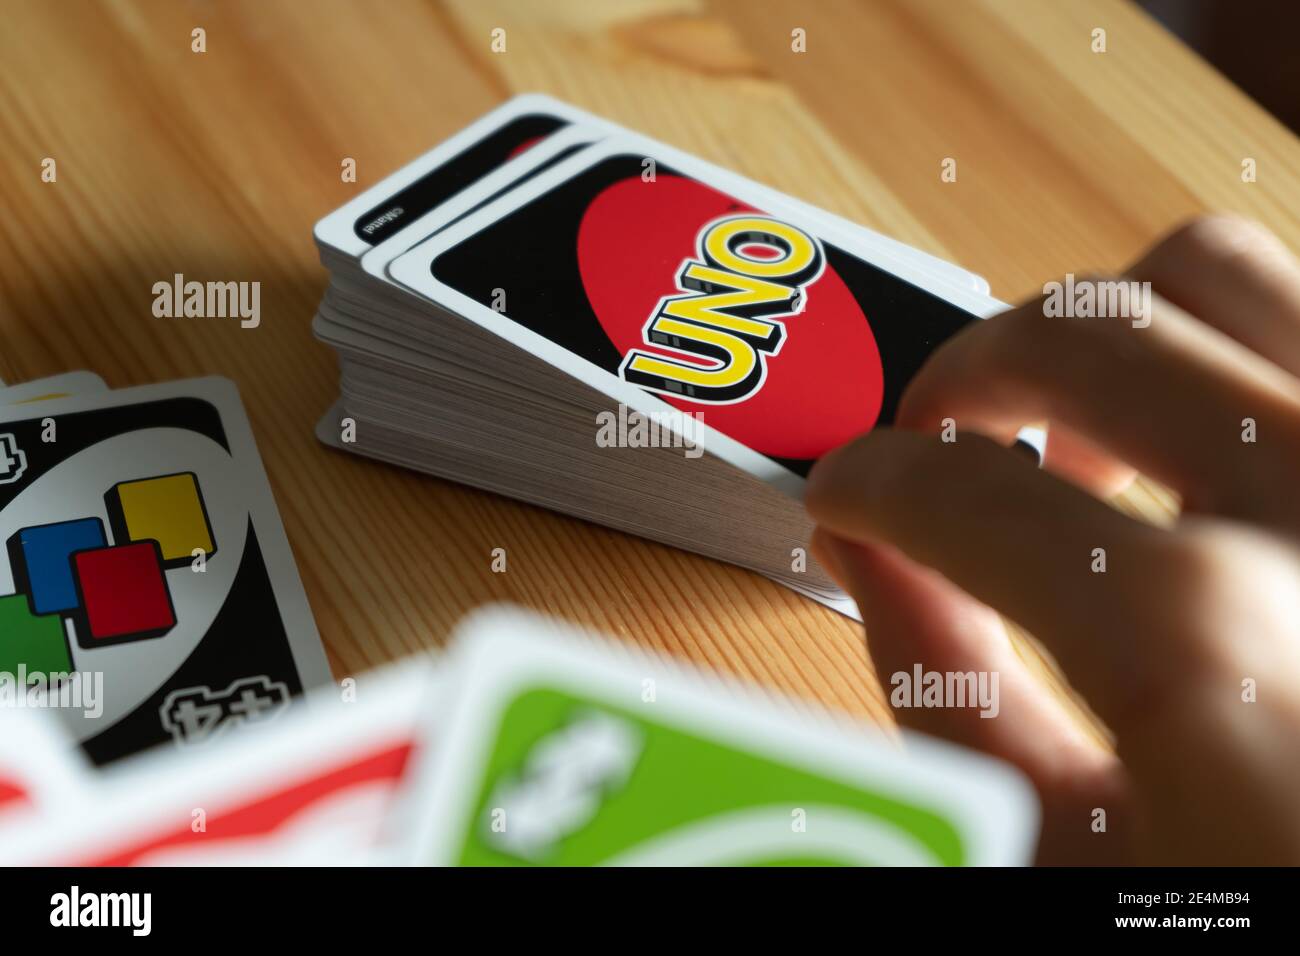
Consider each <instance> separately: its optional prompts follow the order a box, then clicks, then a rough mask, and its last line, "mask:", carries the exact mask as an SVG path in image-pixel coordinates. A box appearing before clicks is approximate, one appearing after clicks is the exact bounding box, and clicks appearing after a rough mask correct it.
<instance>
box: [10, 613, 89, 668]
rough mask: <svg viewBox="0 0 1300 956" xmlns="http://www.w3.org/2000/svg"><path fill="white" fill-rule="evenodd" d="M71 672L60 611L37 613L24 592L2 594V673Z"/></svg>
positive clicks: (70, 661) (70, 662)
mask: <svg viewBox="0 0 1300 956" xmlns="http://www.w3.org/2000/svg"><path fill="white" fill-rule="evenodd" d="M20 664H21V665H23V666H24V667H25V668H26V669H27V672H28V673H43V674H51V673H67V672H69V671H71V670H72V660H71V659H70V658H69V657H68V644H67V641H66V640H64V637H63V619H62V618H61V617H59V615H57V614H47V615H42V616H39V617H38V616H37V615H35V614H33V613H32V612H31V608H29V607H28V605H27V596H26V595H24V594H10V595H7V596H5V597H0V673H7V674H14V675H16V674H17V673H18V667H19V665H20Z"/></svg>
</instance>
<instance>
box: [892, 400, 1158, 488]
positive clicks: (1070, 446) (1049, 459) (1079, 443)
mask: <svg viewBox="0 0 1300 956" xmlns="http://www.w3.org/2000/svg"><path fill="white" fill-rule="evenodd" d="M896 424H898V425H900V426H902V427H910V426H911V425H912V422H911V420H909V419H904V418H902V417H899V418H898V419H896ZM962 424H963V429H966V430H970V431H973V432H976V433H978V434H981V435H985V436H987V437H989V438H992V439H993V440H994V441H996V442H997V443H998V444H999V445H1007V446H1010V447H1013V448H1014V447H1016V446H1015V444H1014V442H1015V439H1016V435H1017V433H1018V432H1019V431H1020V429H1021V426H1020V425H1014V424H1007V425H1004V426H1002V427H1000V428H999V427H995V426H993V425H991V424H990V423H988V422H981V421H979V420H975V419H972V418H969V417H966V418H963V419H962ZM1046 439H1047V440H1046V445H1045V448H1044V453H1043V456H1042V461H1043V467H1044V468H1046V469H1047V470H1048V471H1050V472H1051V473H1052V474H1054V475H1059V476H1060V477H1062V478H1064V479H1066V480H1067V481H1070V482H1072V483H1074V484H1076V485H1078V486H1079V487H1080V488H1083V489H1084V490H1086V491H1088V492H1090V493H1092V494H1094V495H1096V496H1097V497H1098V498H1112V497H1114V496H1115V495H1117V494H1119V493H1120V492H1121V491H1123V490H1124V489H1126V488H1127V487H1128V486H1129V485H1131V484H1132V483H1133V479H1134V478H1136V477H1137V472H1136V471H1135V470H1134V469H1133V468H1132V467H1131V466H1129V465H1126V464H1124V463H1123V462H1121V461H1119V460H1118V459H1116V458H1115V456H1114V455H1111V454H1110V453H1108V452H1107V451H1106V450H1105V449H1103V448H1099V447H1098V446H1097V445H1096V444H1094V443H1093V442H1090V441H1088V440H1087V439H1086V438H1084V437H1082V436H1081V435H1079V434H1077V433H1076V432H1073V431H1071V430H1070V429H1069V428H1066V427H1065V426H1064V425H1061V424H1056V425H1053V426H1051V427H1050V428H1048V429H1047V430H1046Z"/></svg>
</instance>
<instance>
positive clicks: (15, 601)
mask: <svg viewBox="0 0 1300 956" xmlns="http://www.w3.org/2000/svg"><path fill="white" fill-rule="evenodd" d="M0 448H3V453H0V540H3V542H4V544H5V547H4V550H3V552H2V553H0V638H2V640H0V672H3V673H10V674H23V675H27V677H28V678H29V679H30V680H33V681H36V680H44V681H45V682H46V683H47V684H48V685H49V686H50V688H51V689H50V691H49V692H50V693H51V694H53V693H54V690H53V687H54V680H53V675H63V676H64V677H68V678H69V680H72V681H95V682H97V684H98V686H99V687H100V688H101V689H102V699H100V700H99V701H98V703H97V706H96V707H95V708H87V707H77V706H72V707H59V708H57V709H56V710H55V712H56V713H57V714H58V715H59V717H60V719H61V720H63V721H64V723H65V725H66V730H67V732H68V734H69V736H70V737H72V738H73V739H74V740H76V741H78V742H79V743H80V744H81V746H82V747H83V748H84V750H85V752H86V753H87V754H88V755H89V757H90V758H91V759H92V760H93V761H94V762H96V763H105V762H108V761H111V760H116V759H118V758H121V757H125V756H128V755H130V754H134V753H136V752H138V751H141V750H144V749H146V748H148V747H151V746H154V745H157V744H161V743H164V742H168V741H170V742H174V743H176V744H178V745H181V746H193V745H196V744H198V743H201V742H204V741H207V740H209V739H211V738H213V737H215V736H219V735H221V734H224V733H225V732H227V731H228V730H229V729H230V728H232V727H235V726H239V725H240V724H245V723H254V722H265V721H269V720H271V719H274V718H275V717H276V716H277V715H278V714H279V713H280V712H281V711H283V710H284V709H285V708H286V707H287V706H288V703H289V701H290V700H291V699H292V698H293V697H295V696H297V695H299V694H301V693H302V691H303V690H305V689H306V688H309V687H313V686H316V685H319V684H322V683H325V682H326V681H328V680H329V668H328V665H327V664H326V661H325V656H324V653H323V650H322V648H321V644H320V639H319V636H318V634H317V632H316V628H315V624H314V621H313V619H312V616H311V611H310V609H309V607H308V605H307V600H306V596H305V595H304V593H303V590H302V584H301V582H300V580H299V578H298V573H297V568H296V566H295V565H294V561H293V556H292V554H291V553H290V551H289V545H288V542H287V540H286V539H285V535H284V529H283V526H282V525H281V522H280V518H279V513H278V512H277V510H276V507H275V502H274V500H273V498H272V496H271V490H270V487H269V485H268V484H267V479H266V475H265V473H264V471H263V469H262V464H261V460H260V458H259V456H258V454H257V448H256V446H255V444H254V441H253V436H252V432H251V430H250V428H249V425H248V420H247V418H246V417H245V415H244V411H243V408H242V406H241V404H240V402H239V397H238V393H237V392H236V391H235V388H234V386H233V385H232V384H231V383H230V382H228V381H226V380H223V379H198V380H193V381H186V382H173V383H169V384H165V385H151V386H143V387H140V388H131V389H125V390H121V391H115V392H107V391H106V392H102V393H99V394H90V395H83V396H77V397H69V398H59V399H46V400H43V401H40V402H39V403H26V404H16V405H7V406H4V407H0ZM60 686H63V687H65V688H66V687H67V686H68V681H63V682H62V684H61V685H60ZM72 690H73V692H75V693H82V694H84V693H86V692H87V688H85V687H84V686H82V687H80V688H78V687H77V685H76V684H75V683H74V684H73V685H72Z"/></svg>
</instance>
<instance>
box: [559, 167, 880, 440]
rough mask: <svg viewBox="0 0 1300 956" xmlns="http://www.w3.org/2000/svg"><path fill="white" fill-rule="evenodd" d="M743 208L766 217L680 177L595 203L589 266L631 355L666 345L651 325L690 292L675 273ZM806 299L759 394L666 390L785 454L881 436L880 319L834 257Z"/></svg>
mask: <svg viewBox="0 0 1300 956" xmlns="http://www.w3.org/2000/svg"><path fill="white" fill-rule="evenodd" d="M737 212H758V213H759V214H760V215H763V213H761V212H760V211H759V210H755V209H753V208H752V207H750V206H746V205H744V204H741V203H738V202H736V200H734V199H732V198H731V197H730V196H727V195H725V194H724V193H721V192H718V191H717V190H716V189H713V188H711V187H709V186H705V185H703V184H701V183H697V182H695V181H693V180H689V179H683V178H681V177H680V176H663V175H661V176H659V177H658V179H657V180H656V181H655V182H653V183H647V182H643V181H642V180H641V179H640V178H639V177H634V178H629V179H624V180H620V181H619V182H616V183H614V184H613V185H611V186H608V187H606V189H605V190H604V191H603V192H601V193H600V195H598V196H597V197H596V198H595V199H594V200H593V201H592V203H591V205H590V206H589V207H588V208H587V211H586V212H585V213H584V214H583V217H582V223H581V225H580V226H579V229H578V270H579V273H580V274H581V276H582V284H583V287H584V288H585V290H586V293H587V298H588V300H589V301H590V302H591V306H592V309H593V310H594V311H595V313H596V317H597V318H598V319H599V320H600V324H601V326H602V327H603V328H604V329H605V332H606V334H607V335H608V336H609V338H610V341H611V342H613V344H614V346H615V348H617V349H618V351H619V354H620V355H626V354H627V353H628V352H629V351H631V350H632V349H635V348H640V349H643V350H648V351H659V350H657V349H654V348H652V347H651V348H648V347H647V346H646V343H645V340H644V338H643V335H642V330H643V329H644V328H645V325H646V322H647V321H648V320H649V319H650V317H651V315H652V314H653V313H654V310H655V308H656V307H657V306H658V304H659V300H660V299H661V298H663V297H664V296H666V295H675V294H678V293H679V292H680V290H679V289H678V288H677V284H676V282H675V281H674V280H675V279H676V276H677V274H678V272H680V270H681V267H682V262H683V260H686V259H693V258H696V257H697V255H698V253H697V249H698V238H699V233H700V230H701V229H702V228H704V227H705V226H706V225H707V224H708V223H710V222H712V221H713V220H715V219H717V218H719V217H721V216H725V215H730V214H734V213H737ZM804 295H805V297H806V303H805V306H804V309H803V311H802V312H800V313H799V314H798V315H793V316H788V317H785V318H782V319H781V320H780V321H781V322H783V323H784V324H785V341H784V342H783V343H782V345H781V348H780V351H779V352H778V353H777V354H775V355H765V356H764V357H763V358H764V361H765V362H766V363H767V378H766V380H765V381H764V382H763V384H762V386H761V387H760V388H759V389H758V390H757V391H756V392H754V393H753V394H752V395H750V396H749V397H748V398H746V399H744V400H743V401H739V402H736V403H734V404H728V405H719V404H713V403H709V402H693V401H690V400H688V399H683V398H677V397H675V396H668V395H661V396H660V397H661V398H663V399H664V400H665V401H667V402H668V403H669V404H671V405H673V406H675V407H677V408H679V409H681V410H682V411H686V412H703V413H704V422H705V424H707V425H709V426H710V427H712V428H716V429H717V430H718V431H720V432H723V433H724V434H726V435H730V436H731V437H732V438H735V439H736V440H738V441H741V442H743V443H744V444H746V445H748V446H749V447H750V448H753V449H754V450H755V451H759V452H762V453H763V454H766V455H772V456H775V457H777V458H794V459H810V458H819V457H821V456H822V455H823V454H825V453H826V452H827V451H830V450H831V449H832V448H835V447H837V446H839V445H842V444H844V443H845V442H847V441H849V440H850V439H851V438H853V437H855V436H856V435H860V434H862V433H863V432H866V431H869V430H870V429H871V427H872V426H873V425H874V424H875V423H876V418H877V416H878V415H879V414H880V404H881V401H882V397H883V393H884V373H883V371H882V369H881V365H880V351H879V349H878V348H877V346H876V339H875V336H874V335H873V334H872V332H871V326H870V324H869V323H868V322H867V318H866V316H865V315H863V313H862V308H861V307H860V306H859V305H858V303H857V300H856V299H854V297H853V294H852V293H851V292H850V291H849V289H848V286H846V285H845V284H844V281H843V280H842V279H841V278H840V277H839V275H838V274H836V272H835V271H834V270H833V269H832V268H831V267H830V265H829V264H828V265H827V266H826V268H825V269H824V270H823V272H822V274H821V276H819V277H818V278H817V279H816V280H815V281H814V282H812V283H811V284H809V285H808V286H806V287H805V289H804ZM677 357H678V358H680V356H677Z"/></svg>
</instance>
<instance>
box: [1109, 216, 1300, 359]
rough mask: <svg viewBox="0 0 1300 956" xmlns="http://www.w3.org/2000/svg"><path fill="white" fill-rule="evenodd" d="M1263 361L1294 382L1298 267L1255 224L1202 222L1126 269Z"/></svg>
mask: <svg viewBox="0 0 1300 956" xmlns="http://www.w3.org/2000/svg"><path fill="white" fill-rule="evenodd" d="M1128 274H1129V275H1131V276H1132V277H1133V278H1134V279H1137V280H1138V281H1140V282H1150V283H1151V285H1152V286H1153V287H1154V289H1155V291H1156V292H1158V293H1159V294H1160V295H1161V296H1163V297H1164V298H1166V299H1168V300H1169V301H1170V302H1173V303H1175V304H1176V305H1178V306H1179V307H1180V308H1182V309H1184V310H1185V311H1187V312H1189V313H1191V314H1192V315H1195V316H1196V317H1197V318H1199V319H1201V320H1202V321H1204V322H1206V323H1208V324H1210V325H1212V326H1214V327H1215V328H1217V329H1219V330H1220V331H1221V332H1223V333H1225V334H1226V335H1229V336H1231V337H1232V338H1233V339H1236V340H1237V341H1238V342H1240V343H1241V344H1242V345H1244V346H1246V347H1247V348H1249V349H1251V350H1252V351H1254V352H1257V353H1259V354H1260V355H1261V356H1263V357H1264V358H1266V359H1268V360H1269V361H1270V362H1273V363H1275V364H1276V365H1278V366H1280V367H1281V368H1283V369H1286V370H1287V371H1288V372H1290V373H1291V374H1292V375H1300V261H1297V260H1296V257H1295V256H1294V255H1292V254H1291V251H1290V250H1289V249H1287V247H1286V246H1285V245H1284V244H1283V243H1282V241H1281V240H1280V239H1278V238H1277V236H1275V235H1273V233H1271V232H1269V231H1268V230H1267V229H1265V228H1264V227H1263V226H1261V225H1259V224H1258V223H1254V222H1251V221H1249V220H1247V219H1239V218H1236V217H1231V216H1207V217H1203V218H1200V219H1196V220H1193V221H1192V222H1190V223H1188V224H1186V225H1185V226H1182V227H1181V228H1179V229H1177V230H1175V231H1174V232H1173V233H1171V234H1170V235H1169V236H1168V237H1167V238H1165V239H1164V240H1163V241H1161V242H1160V243H1158V244H1157V245H1156V246H1155V247H1153V248H1152V249H1151V250H1150V252H1148V253H1147V254H1146V255H1145V256H1144V257H1143V258H1142V259H1141V260H1139V261H1138V262H1137V263H1135V264H1134V265H1133V267H1132V268H1131V269H1129V270H1128Z"/></svg>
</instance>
